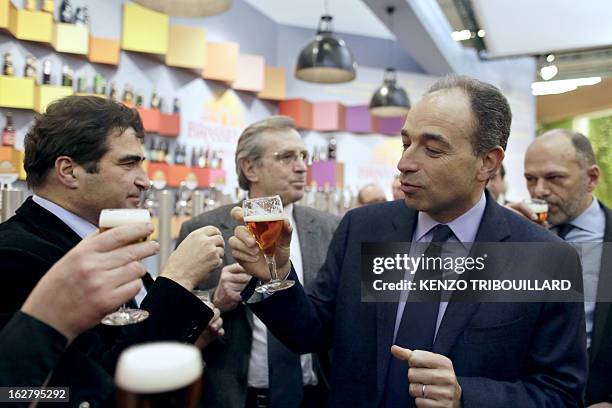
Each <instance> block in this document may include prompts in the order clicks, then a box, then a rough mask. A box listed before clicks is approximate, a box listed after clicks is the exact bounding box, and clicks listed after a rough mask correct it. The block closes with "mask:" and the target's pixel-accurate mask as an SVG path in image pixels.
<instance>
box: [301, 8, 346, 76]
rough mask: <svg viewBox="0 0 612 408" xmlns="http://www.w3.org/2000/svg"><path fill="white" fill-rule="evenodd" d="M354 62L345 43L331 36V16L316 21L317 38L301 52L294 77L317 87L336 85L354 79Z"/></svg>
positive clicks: (327, 15) (332, 34)
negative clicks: (318, 84)
mask: <svg viewBox="0 0 612 408" xmlns="http://www.w3.org/2000/svg"><path fill="white" fill-rule="evenodd" d="M356 71H357V63H356V62H355V59H354V58H353V53H352V52H351V50H350V49H349V48H348V47H347V45H346V43H345V42H344V41H343V40H342V39H340V38H337V37H336V36H335V35H334V33H333V26H332V16H331V15H329V14H324V15H323V16H321V20H319V27H318V29H317V36H316V37H315V38H314V39H313V40H312V41H311V42H309V43H308V44H307V45H306V46H305V47H304V48H303V49H302V51H301V52H300V55H299V56H298V61H297V65H296V67H295V77H296V78H298V79H301V80H302V81H307V82H315V83H320V84H338V83H342V82H349V81H352V80H353V79H355V76H356Z"/></svg>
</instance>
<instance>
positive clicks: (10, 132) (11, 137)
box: [2, 112, 15, 147]
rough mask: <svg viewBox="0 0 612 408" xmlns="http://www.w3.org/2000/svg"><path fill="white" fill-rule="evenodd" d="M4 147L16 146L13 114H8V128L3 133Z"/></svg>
mask: <svg viewBox="0 0 612 408" xmlns="http://www.w3.org/2000/svg"><path fill="white" fill-rule="evenodd" d="M2 146H9V147H14V146H15V127H14V126H13V114H12V113H11V112H8V113H7V114H6V126H4V130H3V131H2Z"/></svg>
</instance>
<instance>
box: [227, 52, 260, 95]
mask: <svg viewBox="0 0 612 408" xmlns="http://www.w3.org/2000/svg"><path fill="white" fill-rule="evenodd" d="M265 66H266V64H265V60H264V57H262V56H260V55H247V54H240V55H239V56H238V70H237V72H236V81H234V83H233V84H232V88H234V89H235V90H237V91H248V92H259V91H261V90H262V89H263V87H264V72H265Z"/></svg>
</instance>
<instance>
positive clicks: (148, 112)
mask: <svg viewBox="0 0 612 408" xmlns="http://www.w3.org/2000/svg"><path fill="white" fill-rule="evenodd" d="M136 110H137V111H138V113H139V114H140V119H141V120H142V125H143V126H144V130H145V132H158V131H159V120H160V117H161V113H160V111H159V109H146V108H136Z"/></svg>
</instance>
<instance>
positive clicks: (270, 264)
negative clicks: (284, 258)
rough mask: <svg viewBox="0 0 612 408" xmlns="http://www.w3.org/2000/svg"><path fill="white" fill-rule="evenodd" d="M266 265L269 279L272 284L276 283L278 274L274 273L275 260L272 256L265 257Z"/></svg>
mask: <svg viewBox="0 0 612 408" xmlns="http://www.w3.org/2000/svg"><path fill="white" fill-rule="evenodd" d="M264 257H265V258H266V263H267V264H268V269H269V270H270V278H271V279H272V282H278V274H277V273H276V260H275V259H274V255H272V256H270V255H265V254H264Z"/></svg>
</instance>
